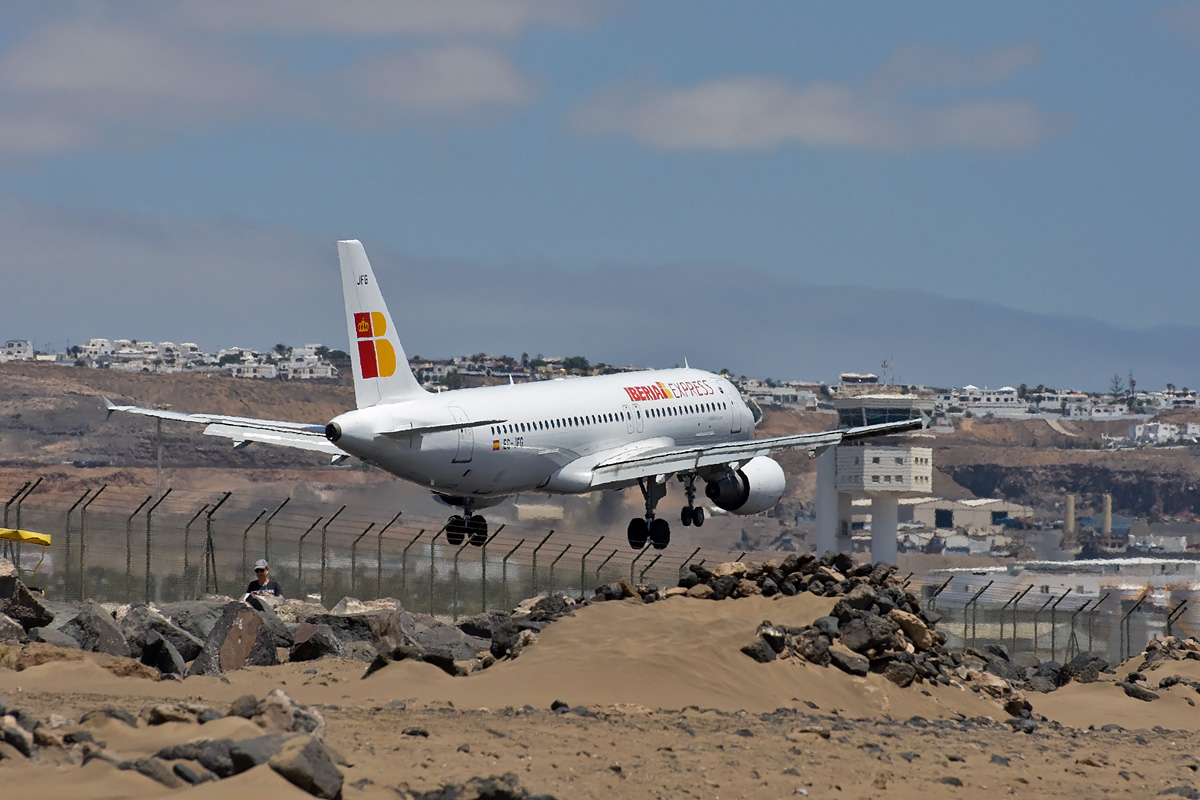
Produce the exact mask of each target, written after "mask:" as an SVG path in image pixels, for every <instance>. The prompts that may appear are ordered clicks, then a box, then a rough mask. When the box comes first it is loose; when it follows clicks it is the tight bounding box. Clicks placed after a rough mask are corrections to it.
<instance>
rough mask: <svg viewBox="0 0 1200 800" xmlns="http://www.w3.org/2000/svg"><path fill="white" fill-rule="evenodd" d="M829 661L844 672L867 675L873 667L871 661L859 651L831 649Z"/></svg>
mask: <svg viewBox="0 0 1200 800" xmlns="http://www.w3.org/2000/svg"><path fill="white" fill-rule="evenodd" d="M829 661H830V663H831V664H833V665H834V666H835V667H837V668H838V669H840V670H841V671H842V672H847V673H849V674H851V675H866V674H867V672H869V671H870V669H871V662H870V661H867V659H865V658H863V657H862V656H860V655H859V654H858V653H847V652H845V651H842V650H830V651H829Z"/></svg>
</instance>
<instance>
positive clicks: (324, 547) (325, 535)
mask: <svg viewBox="0 0 1200 800" xmlns="http://www.w3.org/2000/svg"><path fill="white" fill-rule="evenodd" d="M345 510H346V506H345V505H343V506H342V507H341V508H339V509H338V510H337V511H335V512H333V516H332V517H330V518H329V519H328V520H326V521H325V524H324V525H322V526H321V605H323V606H324V605H325V565H326V564H327V563H328V562H329V526H330V524H331V523H332V522H333V521H334V520H335V519H337V518H338V515H339V514H341V513H342V512H343V511H345ZM325 607H326V608H328V607H329V606H325Z"/></svg>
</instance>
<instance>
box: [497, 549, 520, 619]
mask: <svg viewBox="0 0 1200 800" xmlns="http://www.w3.org/2000/svg"><path fill="white" fill-rule="evenodd" d="M523 544H525V540H524V539H522V540H521V541H519V542H517V543H516V545H515V546H514V547H513V549H512V550H509V551H508V552H507V553H505V554H504V560H503V561H501V562H500V585H501V586H502V587H504V607H505V608H512V603H511V602H510V601H509V597H508V559H509V558H511V557H512V554H513V553H515V552H517V548H519V547H520V546H521V545H523Z"/></svg>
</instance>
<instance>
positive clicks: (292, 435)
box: [204, 422, 345, 456]
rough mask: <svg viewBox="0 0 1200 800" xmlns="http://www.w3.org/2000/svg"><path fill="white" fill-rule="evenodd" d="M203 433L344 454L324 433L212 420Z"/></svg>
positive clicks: (332, 453)
mask: <svg viewBox="0 0 1200 800" xmlns="http://www.w3.org/2000/svg"><path fill="white" fill-rule="evenodd" d="M204 434H205V435H206V436H223V437H225V438H226V439H233V440H234V441H235V442H259V443H262V444H274V445H280V446H282V447H296V448H299V449H301V450H315V451H316V452H318V453H328V454H330V455H335V456H337V455H345V453H343V452H342V451H341V450H339V449H338V448H337V446H336V445H334V444H333V442H331V441H329V440H328V439H326V438H325V434H324V433H313V432H309V431H299V430H286V429H275V428H268V427H257V426H251V425H230V424H227V423H222V422H214V423H211V424H210V425H209V426H208V427H207V428H205V429H204Z"/></svg>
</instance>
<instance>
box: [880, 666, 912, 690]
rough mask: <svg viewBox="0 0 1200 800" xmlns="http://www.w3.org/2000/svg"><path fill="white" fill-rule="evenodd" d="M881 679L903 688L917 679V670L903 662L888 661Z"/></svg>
mask: <svg viewBox="0 0 1200 800" xmlns="http://www.w3.org/2000/svg"><path fill="white" fill-rule="evenodd" d="M883 677H885V678H887V679H888V680H889V681H891V682H892V683H894V684H896V685H897V686H899V687H901V688H904V687H905V686H909V685H910V684H912V682H913V680H914V679H915V678H916V677H917V668H916V667H914V666H913V665H912V664H906V663H904V662H903V661H889V662H888V665H887V666H886V667H884V669H883Z"/></svg>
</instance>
